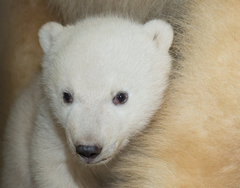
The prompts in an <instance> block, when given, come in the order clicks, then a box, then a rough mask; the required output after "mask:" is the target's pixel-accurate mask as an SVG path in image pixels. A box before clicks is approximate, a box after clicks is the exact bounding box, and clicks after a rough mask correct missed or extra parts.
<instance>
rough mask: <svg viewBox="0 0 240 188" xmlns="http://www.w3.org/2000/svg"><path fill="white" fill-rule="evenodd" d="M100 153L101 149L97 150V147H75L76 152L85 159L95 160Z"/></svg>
mask: <svg viewBox="0 0 240 188" xmlns="http://www.w3.org/2000/svg"><path fill="white" fill-rule="evenodd" d="M101 151H102V148H99V147H97V146H85V145H78V146H77V147H76V152H77V153H78V154H79V155H80V156H81V157H85V158H91V159H93V158H95V157H97V156H98V155H99V154H100V153H101Z"/></svg>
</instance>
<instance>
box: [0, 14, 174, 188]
mask: <svg viewBox="0 0 240 188" xmlns="http://www.w3.org/2000/svg"><path fill="white" fill-rule="evenodd" d="M39 40H40V45H41V47H42V49H43V51H44V54H45V55H44V58H43V62H42V73H41V74H40V75H39V76H37V78H36V79H35V80H34V81H33V82H32V84H31V86H29V87H28V88H26V89H25V90H24V91H23V93H22V95H21V96H20V97H19V99H18V100H17V102H16V104H15V106H14V108H13V110H12V113H11V115H10V119H9V122H8V125H7V131H6V135H5V143H4V170H3V178H2V186H3V187H4V188H13V187H19V188H30V187H35V188H50V187H51V188H60V187H64V188H66V187H71V188H75V187H80V188H82V187H99V186H100V184H101V183H102V182H104V181H106V179H105V178H107V177H106V176H107V174H108V173H107V171H108V168H111V164H112V163H114V160H112V159H114V156H116V154H117V153H118V151H120V150H121V149H123V147H124V146H125V145H126V144H127V143H128V141H129V139H130V138H131V137H133V136H134V135H136V134H137V133H138V132H139V131H141V130H143V129H144V128H145V127H146V126H147V124H148V123H149V122H150V120H151V118H152V117H153V115H154V113H155V112H156V110H157V109H159V107H160V105H161V103H162V101H163V93H164V90H165V89H166V87H167V83H168V77H169V72H170V69H171V57H170V55H169V53H168V51H169V48H170V46H171V43H172V40H173V30H172V27H171V26H170V25H169V24H167V23H166V22H164V21H162V20H152V21H149V22H147V23H146V24H144V25H142V24H139V23H136V22H133V21H130V20H126V19H123V18H119V17H114V16H106V17H95V18H87V19H86V20H83V21H80V22H78V23H76V24H75V25H69V26H66V27H64V26H62V25H60V24H58V23H54V22H51V23H47V24H46V25H44V26H43V27H42V28H41V30H40V32H39ZM106 165H107V167H108V168H106Z"/></svg>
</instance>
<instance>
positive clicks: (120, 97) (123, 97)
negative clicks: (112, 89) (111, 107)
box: [113, 91, 128, 105]
mask: <svg viewBox="0 0 240 188" xmlns="http://www.w3.org/2000/svg"><path fill="white" fill-rule="evenodd" d="M127 100H128V94H127V93H125V92H122V91H121V92H118V93H117V95H116V96H115V97H114V98H113V104H115V105H119V104H124V103H126V102H127Z"/></svg>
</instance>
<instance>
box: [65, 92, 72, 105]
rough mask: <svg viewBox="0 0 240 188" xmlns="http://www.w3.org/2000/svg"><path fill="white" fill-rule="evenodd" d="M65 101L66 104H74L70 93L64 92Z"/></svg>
mask: <svg viewBox="0 0 240 188" xmlns="http://www.w3.org/2000/svg"><path fill="white" fill-rule="evenodd" d="M63 101H64V102H65V103H72V102H73V98H72V95H71V94H70V93H68V92H66V91H65V92H63Z"/></svg>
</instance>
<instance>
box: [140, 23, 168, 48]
mask: <svg viewBox="0 0 240 188" xmlns="http://www.w3.org/2000/svg"><path fill="white" fill-rule="evenodd" d="M144 29H145V30H147V32H148V33H150V35H152V39H153V41H156V42H157V44H158V47H160V49H161V50H167V51H168V50H169V48H170V47H171V45H172V41H173V29H172V26H171V25H170V24H169V23H167V22H165V21H163V20H151V21H149V22H147V23H145V24H144Z"/></svg>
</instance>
